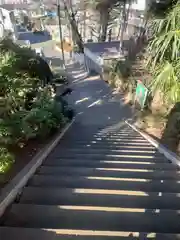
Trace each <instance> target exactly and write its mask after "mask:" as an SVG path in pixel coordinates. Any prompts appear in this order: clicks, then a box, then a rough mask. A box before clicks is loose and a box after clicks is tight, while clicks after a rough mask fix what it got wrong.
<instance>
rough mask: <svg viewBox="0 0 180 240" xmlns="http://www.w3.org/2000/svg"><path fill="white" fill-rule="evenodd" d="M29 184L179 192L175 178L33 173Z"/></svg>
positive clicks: (178, 185)
mask: <svg viewBox="0 0 180 240" xmlns="http://www.w3.org/2000/svg"><path fill="white" fill-rule="evenodd" d="M28 185H29V186H37V187H60V188H91V189H94V188H99V189H109V190H128V191H130V190H131V191H145V192H146V191H147V192H163V193H164V192H166V193H167V192H170V193H179V192H180V182H179V181H175V180H161V181H160V180H150V179H131V178H129V179H127V178H106V177H95V176H89V177H83V176H51V175H34V176H33V177H32V179H31V180H30V181H29V184H28Z"/></svg>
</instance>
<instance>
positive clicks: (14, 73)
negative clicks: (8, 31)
mask: <svg viewBox="0 0 180 240" xmlns="http://www.w3.org/2000/svg"><path fill="white" fill-rule="evenodd" d="M51 75H52V73H51V70H50V69H49V66H48V64H47V63H46V62H45V61H44V60H43V59H41V58H40V57H38V56H36V55H35V53H34V52H33V51H32V50H31V49H28V48H20V47H18V46H17V45H15V44H14V43H12V42H11V41H10V40H8V39H5V40H2V42H1V43H0V146H1V147H2V148H0V172H2V171H5V170H6V169H8V166H9V164H11V163H12V162H13V158H12V155H11V154H9V153H8V150H7V147H8V146H9V145H14V144H17V145H19V146H21V147H22V146H24V144H25V143H26V142H27V141H28V140H29V139H33V138H43V137H45V136H47V135H48V134H49V133H50V132H51V131H52V130H53V129H56V128H58V127H61V126H63V125H64V123H65V121H66V118H65V117H64V114H63V111H62V109H63V106H62V104H61V102H56V101H55V100H54V95H55V94H54V90H53V88H52V86H51V85H48V84H47V85H46V86H44V84H42V82H43V81H44V80H45V79H46V80H47V79H49V78H50V77H51Z"/></svg>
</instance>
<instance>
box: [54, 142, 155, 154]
mask: <svg viewBox="0 0 180 240" xmlns="http://www.w3.org/2000/svg"><path fill="white" fill-rule="evenodd" d="M62 149H64V151H66V150H67V151H69V149H74V150H75V149H77V150H76V151H79V150H83V151H84V150H91V149H92V151H95V150H99V151H109V152H111V151H115V150H129V151H131V150H141V151H142V150H143V151H146V150H147V151H149V150H154V151H157V149H156V148H155V147H153V146H151V145H147V146H146V145H145V146H144V145H143V146H138V145H110V146H108V145H104V146H103V145H101V144H91V143H89V144H72V146H68V147H67V146H66V145H62V144H60V145H59V146H58V148H56V149H55V150H54V152H56V151H59V150H62Z"/></svg>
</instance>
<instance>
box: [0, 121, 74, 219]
mask: <svg viewBox="0 0 180 240" xmlns="http://www.w3.org/2000/svg"><path fill="white" fill-rule="evenodd" d="M74 121H75V118H74V119H73V120H72V121H71V122H70V123H69V124H68V125H67V126H66V127H64V129H63V130H62V131H61V133H59V135H58V136H56V137H55V138H54V139H53V140H52V141H51V142H50V143H48V144H47V145H46V146H45V147H44V148H42V149H41V150H40V151H39V152H38V153H37V154H36V155H35V156H34V157H33V159H32V160H31V161H30V162H29V163H28V164H27V165H26V166H25V167H24V168H23V169H22V170H21V171H20V172H19V173H18V174H17V175H16V176H15V177H14V178H13V179H12V181H10V182H9V183H8V184H7V185H6V186H5V187H4V188H3V189H2V192H1V194H0V217H1V216H2V215H3V214H4V212H5V210H6V208H7V207H8V206H9V205H10V204H11V203H12V202H13V201H14V200H15V198H16V196H17V195H18V193H20V191H21V190H22V188H23V187H24V186H25V185H26V183H27V181H28V180H29V178H31V176H32V175H33V174H34V173H35V172H36V170H37V168H38V167H39V166H40V165H41V164H42V162H43V161H44V159H45V158H46V157H47V156H48V155H49V154H50V152H51V151H52V150H53V149H54V148H55V147H56V146H57V144H58V143H59V141H60V139H61V138H62V137H63V136H64V134H65V133H66V132H67V131H68V130H69V128H70V127H71V126H72V124H73V123H74Z"/></svg>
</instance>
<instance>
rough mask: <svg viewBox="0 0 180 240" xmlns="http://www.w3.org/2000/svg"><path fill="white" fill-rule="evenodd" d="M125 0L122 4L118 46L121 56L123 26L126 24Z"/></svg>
mask: <svg viewBox="0 0 180 240" xmlns="http://www.w3.org/2000/svg"><path fill="white" fill-rule="evenodd" d="M125 21H126V0H124V3H123V9H122V20H121V34H120V44H119V52H120V54H123V53H124V51H123V39H124V30H125V24H126V22H125Z"/></svg>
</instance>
